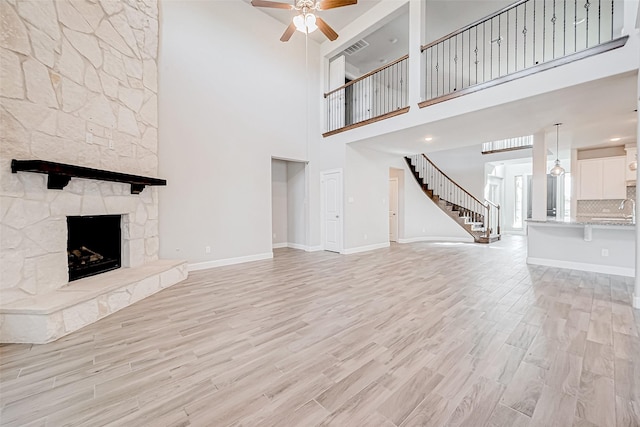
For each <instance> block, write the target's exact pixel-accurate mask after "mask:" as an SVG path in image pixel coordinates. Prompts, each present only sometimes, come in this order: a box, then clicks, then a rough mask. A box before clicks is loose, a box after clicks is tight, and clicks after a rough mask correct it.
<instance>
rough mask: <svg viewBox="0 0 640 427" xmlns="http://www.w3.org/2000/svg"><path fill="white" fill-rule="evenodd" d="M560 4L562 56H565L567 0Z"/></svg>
mask: <svg viewBox="0 0 640 427" xmlns="http://www.w3.org/2000/svg"><path fill="white" fill-rule="evenodd" d="M598 1H600V0H598ZM562 4H563V12H562V56H565V55H566V54H567V0H562Z"/></svg>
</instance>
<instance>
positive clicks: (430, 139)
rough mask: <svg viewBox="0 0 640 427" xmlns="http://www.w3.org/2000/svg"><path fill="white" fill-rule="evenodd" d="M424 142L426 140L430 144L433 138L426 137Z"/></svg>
mask: <svg viewBox="0 0 640 427" xmlns="http://www.w3.org/2000/svg"><path fill="white" fill-rule="evenodd" d="M424 140H425V141H427V142H430V141H433V138H432V137H430V136H428V137H426V138H425V139H424Z"/></svg>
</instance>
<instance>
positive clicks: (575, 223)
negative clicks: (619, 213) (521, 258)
mask: <svg viewBox="0 0 640 427" xmlns="http://www.w3.org/2000/svg"><path fill="white" fill-rule="evenodd" d="M526 221H527V222H528V223H533V224H550V225H551V224H555V225H573V226H584V225H604V226H611V225H613V226H621V227H630V228H632V227H635V226H636V225H635V224H633V223H631V221H627V220H625V219H623V218H611V219H609V218H607V219H606V220H585V221H562V220H555V219H549V220H538V219H528V220H526Z"/></svg>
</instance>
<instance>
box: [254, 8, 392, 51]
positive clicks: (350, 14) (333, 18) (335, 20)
mask: <svg viewBox="0 0 640 427" xmlns="http://www.w3.org/2000/svg"><path fill="white" fill-rule="evenodd" d="M244 1H246V2H250V1H251V0H244ZM274 1H280V2H282V3H292V4H293V3H294V1H292V0H274ZM380 1H381V0H358V4H356V5H352V6H345V7H340V8H337V9H331V10H326V11H322V12H320V13H319V16H321V17H322V19H324V20H325V21H326V22H327V24H329V25H330V26H331V27H332V28H333V29H334V30H336V32H337V33H338V34H340V31H341V30H342V29H343V28H344V27H346V26H347V25H348V24H349V23H351V22H352V21H353V20H355V19H356V18H358V17H359V16H360V15H362V14H363V13H365V12H367V11H368V10H370V9H371V8H373V7H374V6H375V5H376V4H378V3H380ZM258 9H260V10H261V11H262V12H264V13H266V14H267V15H269V16H271V17H273V18H275V19H277V20H278V21H280V22H282V31H283V32H284V29H285V28H286V26H287V25H289V24H290V23H291V20H292V19H293V17H294V16H295V14H296V13H295V11H289V10H283V9H269V8H258ZM298 35H300V33H298ZM294 36H295V35H294ZM309 37H310V38H311V39H313V40H315V41H316V42H318V43H323V42H324V41H325V40H327V39H326V37H325V36H324V35H323V34H322V33H321V32H320V31H315V32H313V33H311V34H310V35H309Z"/></svg>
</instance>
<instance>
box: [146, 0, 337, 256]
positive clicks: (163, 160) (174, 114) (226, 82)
mask: <svg viewBox="0 0 640 427" xmlns="http://www.w3.org/2000/svg"><path fill="white" fill-rule="evenodd" d="M161 6H162V10H161V28H162V31H161V40H160V60H159V85H160V89H159V92H160V97H159V108H160V126H159V140H160V143H159V145H160V150H159V152H160V155H159V157H160V175H161V176H162V177H164V178H166V179H167V181H168V185H167V188H166V189H165V191H164V192H163V194H162V200H161V202H160V217H161V220H160V233H161V235H162V243H161V248H160V253H161V254H162V256H163V257H181V258H186V259H187V260H189V262H190V263H205V264H201V265H204V266H206V265H213V264H215V262H216V261H220V260H225V259H229V258H238V257H266V256H270V253H271V245H272V243H271V240H272V237H271V228H272V223H271V180H270V179H269V177H270V175H271V158H272V157H277V158H285V159H296V160H307V158H308V157H307V156H308V151H309V148H308V147H309V146H312V145H314V144H317V143H318V141H319V135H320V128H319V123H318V121H317V120H311V121H310V122H309V127H307V120H306V111H307V108H306V101H307V94H309V96H310V100H311V102H310V103H309V108H308V110H309V111H308V114H309V117H319V116H320V112H319V110H318V108H319V106H320V103H319V102H317V101H316V100H317V99H318V98H319V96H318V94H319V93H321V90H320V87H319V85H314V84H312V83H313V82H317V81H318V75H317V70H318V69H319V68H320V65H319V62H318V58H319V54H318V49H319V47H318V45H317V44H316V43H315V42H313V41H311V40H310V41H309V67H308V70H309V78H308V80H307V78H306V75H307V71H306V67H305V41H304V37H301V34H295V35H294V36H293V37H292V39H291V41H290V42H288V43H282V42H280V41H279V37H280V35H281V33H282V31H283V30H284V26H283V25H282V23H280V22H278V21H276V20H274V19H271V18H269V17H267V16H265V14H264V13H263V12H261V11H259V10H257V9H255V8H253V7H251V5H249V4H247V3H244V2H239V1H231V0H228V1H180V2H178V1H164V2H162V3H161ZM307 82H309V89H306V87H307V86H306V84H307ZM314 94H315V95H314ZM306 135H309V137H308V141H307V137H306ZM327 163H331V162H327ZM320 166H322V163H321V164H320ZM310 181H313V183H311V184H310V191H311V186H315V187H314V188H313V192H314V194H317V193H318V192H319V189H318V188H316V187H319V183H318V181H319V178H314V179H313V180H310ZM313 208H314V207H312V208H311V209H313ZM318 209H319V208H318ZM312 221H316V224H315V228H319V227H318V225H317V221H318V215H314V216H313V218H312ZM310 227H312V228H314V226H313V225H310ZM315 236H317V240H319V232H316V233H315ZM315 236H314V237H315ZM205 246H211V248H212V252H211V253H210V254H206V253H205V251H204V247H205ZM206 263H213V264H206Z"/></svg>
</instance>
